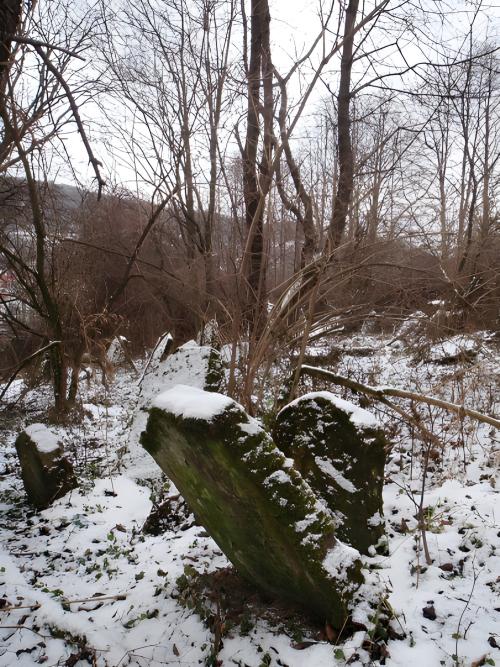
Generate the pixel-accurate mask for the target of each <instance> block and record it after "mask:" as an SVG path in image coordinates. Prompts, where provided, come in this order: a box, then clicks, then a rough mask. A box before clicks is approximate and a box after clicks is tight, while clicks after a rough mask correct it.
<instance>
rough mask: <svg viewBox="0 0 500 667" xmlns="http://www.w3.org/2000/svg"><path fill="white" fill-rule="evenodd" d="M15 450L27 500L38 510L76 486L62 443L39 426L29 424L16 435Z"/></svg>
mask: <svg viewBox="0 0 500 667" xmlns="http://www.w3.org/2000/svg"><path fill="white" fill-rule="evenodd" d="M16 450H17V454H18V456H19V461H20V464H21V475H22V479H23V483H24V488H25V489H26V493H27V495H28V499H29V501H30V502H31V503H32V504H33V505H35V507H37V508H38V509H44V508H46V507H48V506H49V505H50V504H51V503H52V502H53V501H54V500H56V499H57V498H61V497H62V496H64V495H66V493H68V492H69V491H71V490H72V489H74V488H75V487H76V486H77V482H76V478H75V475H74V472H73V466H72V465H71V463H70V462H69V461H68V459H67V458H66V457H65V456H64V450H63V446H62V444H61V443H60V442H59V440H58V439H57V437H56V436H55V435H54V433H52V431H50V430H49V429H48V428H47V427H46V426H44V425H43V424H32V425H31V426H28V428H26V429H25V430H24V431H23V432H22V433H20V434H19V436H18V437H17V440H16Z"/></svg>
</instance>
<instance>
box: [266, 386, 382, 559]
mask: <svg viewBox="0 0 500 667" xmlns="http://www.w3.org/2000/svg"><path fill="white" fill-rule="evenodd" d="M273 437H274V441H275V442H276V444H277V446H278V447H279V448H280V449H281V451H283V452H284V453H285V455H286V456H289V457H290V458H292V459H293V461H294V466H295V467H296V468H297V470H298V471H299V472H300V473H301V475H302V476H303V478H304V479H305V480H306V481H307V482H308V484H309V485H310V486H311V488H312V489H313V491H314V492H315V493H316V495H317V496H318V497H319V498H321V499H322V500H323V501H324V502H325V503H326V505H327V506H328V507H329V508H330V509H331V511H332V512H333V513H334V515H335V517H336V520H337V529H336V534H337V536H338V537H339V539H341V540H342V541H343V542H346V543H347V544H350V545H351V546H352V547H354V548H355V549H357V550H358V551H360V552H361V553H364V554H368V553H369V552H370V547H372V546H374V545H376V544H377V542H378V541H379V540H380V538H381V537H382V536H383V535H384V521H383V518H382V515H383V507H382V487H383V482H384V465H385V444H386V443H385V438H384V434H383V432H382V431H381V430H380V428H379V427H378V423H377V421H376V419H375V417H374V416H373V415H372V414H370V413H369V412H367V411H366V410H363V409H362V408H359V407H357V406H356V405H354V404H352V403H349V402H348V401H344V400H343V399H341V398H339V397H338V396H335V395H334V394H332V393H330V392H327V391H322V392H316V393H311V394H306V395H305V396H302V397H301V398H298V399H297V400H295V401H293V402H292V403H290V404H289V405H287V406H286V407H284V408H283V409H282V410H281V411H280V413H279V414H278V416H277V419H276V423H275V427H274V431H273Z"/></svg>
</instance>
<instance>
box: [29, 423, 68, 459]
mask: <svg viewBox="0 0 500 667" xmlns="http://www.w3.org/2000/svg"><path fill="white" fill-rule="evenodd" d="M25 433H26V435H28V436H29V438H30V439H31V440H33V442H34V443H35V446H36V448H37V449H38V451H39V452H41V453H42V454H50V452H54V451H56V450H57V449H59V448H60V446H61V445H60V443H59V440H58V439H57V436H56V435H55V434H54V433H52V431H51V430H50V429H48V428H47V427H46V426H45V424H32V425H31V426H28V428H27V429H25Z"/></svg>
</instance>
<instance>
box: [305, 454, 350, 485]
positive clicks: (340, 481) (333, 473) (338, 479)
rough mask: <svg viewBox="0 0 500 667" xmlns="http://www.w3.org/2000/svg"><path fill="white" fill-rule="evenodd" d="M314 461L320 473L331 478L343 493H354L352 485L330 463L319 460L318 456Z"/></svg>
mask: <svg viewBox="0 0 500 667" xmlns="http://www.w3.org/2000/svg"><path fill="white" fill-rule="evenodd" d="M314 460H315V463H316V465H317V466H318V468H319V469H320V470H321V472H323V473H324V474H325V475H327V476H328V477H331V478H332V479H333V481H334V482H335V483H336V484H337V485H338V486H340V488H341V489H344V491H347V492H348V493H356V491H357V489H356V487H355V486H354V484H353V483H352V482H350V481H349V480H348V479H346V478H345V477H344V475H342V473H340V472H339V471H338V470H337V469H336V468H335V467H334V466H333V465H332V464H331V463H330V461H325V459H321V458H320V457H319V456H317V457H316V458H315V459H314Z"/></svg>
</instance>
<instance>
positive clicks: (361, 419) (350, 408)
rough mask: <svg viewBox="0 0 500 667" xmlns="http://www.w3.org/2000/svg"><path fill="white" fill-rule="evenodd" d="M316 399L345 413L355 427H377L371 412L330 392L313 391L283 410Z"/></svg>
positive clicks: (376, 421) (377, 422) (377, 424)
mask: <svg viewBox="0 0 500 667" xmlns="http://www.w3.org/2000/svg"><path fill="white" fill-rule="evenodd" d="M316 398H322V399H324V400H326V401H329V402H330V403H331V404H332V405H334V406H335V407H336V408H338V409H339V410H343V411H344V412H346V413H347V414H348V415H349V419H350V420H351V422H352V423H353V424H354V425H355V426H358V427H360V428H376V427H377V426H379V421H378V419H377V418H376V417H375V415H373V414H372V413H371V412H368V410H364V409H363V408H360V407H359V406H357V405H354V403H350V402H349V401H346V400H344V399H343V398H340V396H336V395H335V394H332V392H330V391H313V392H310V393H309V394H304V396H300V397H299V398H296V399H295V400H294V401H292V402H291V403H289V404H288V405H287V406H285V407H284V408H283V410H286V408H289V407H290V406H293V405H299V403H301V402H302V401H307V400H315V399H316Z"/></svg>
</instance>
